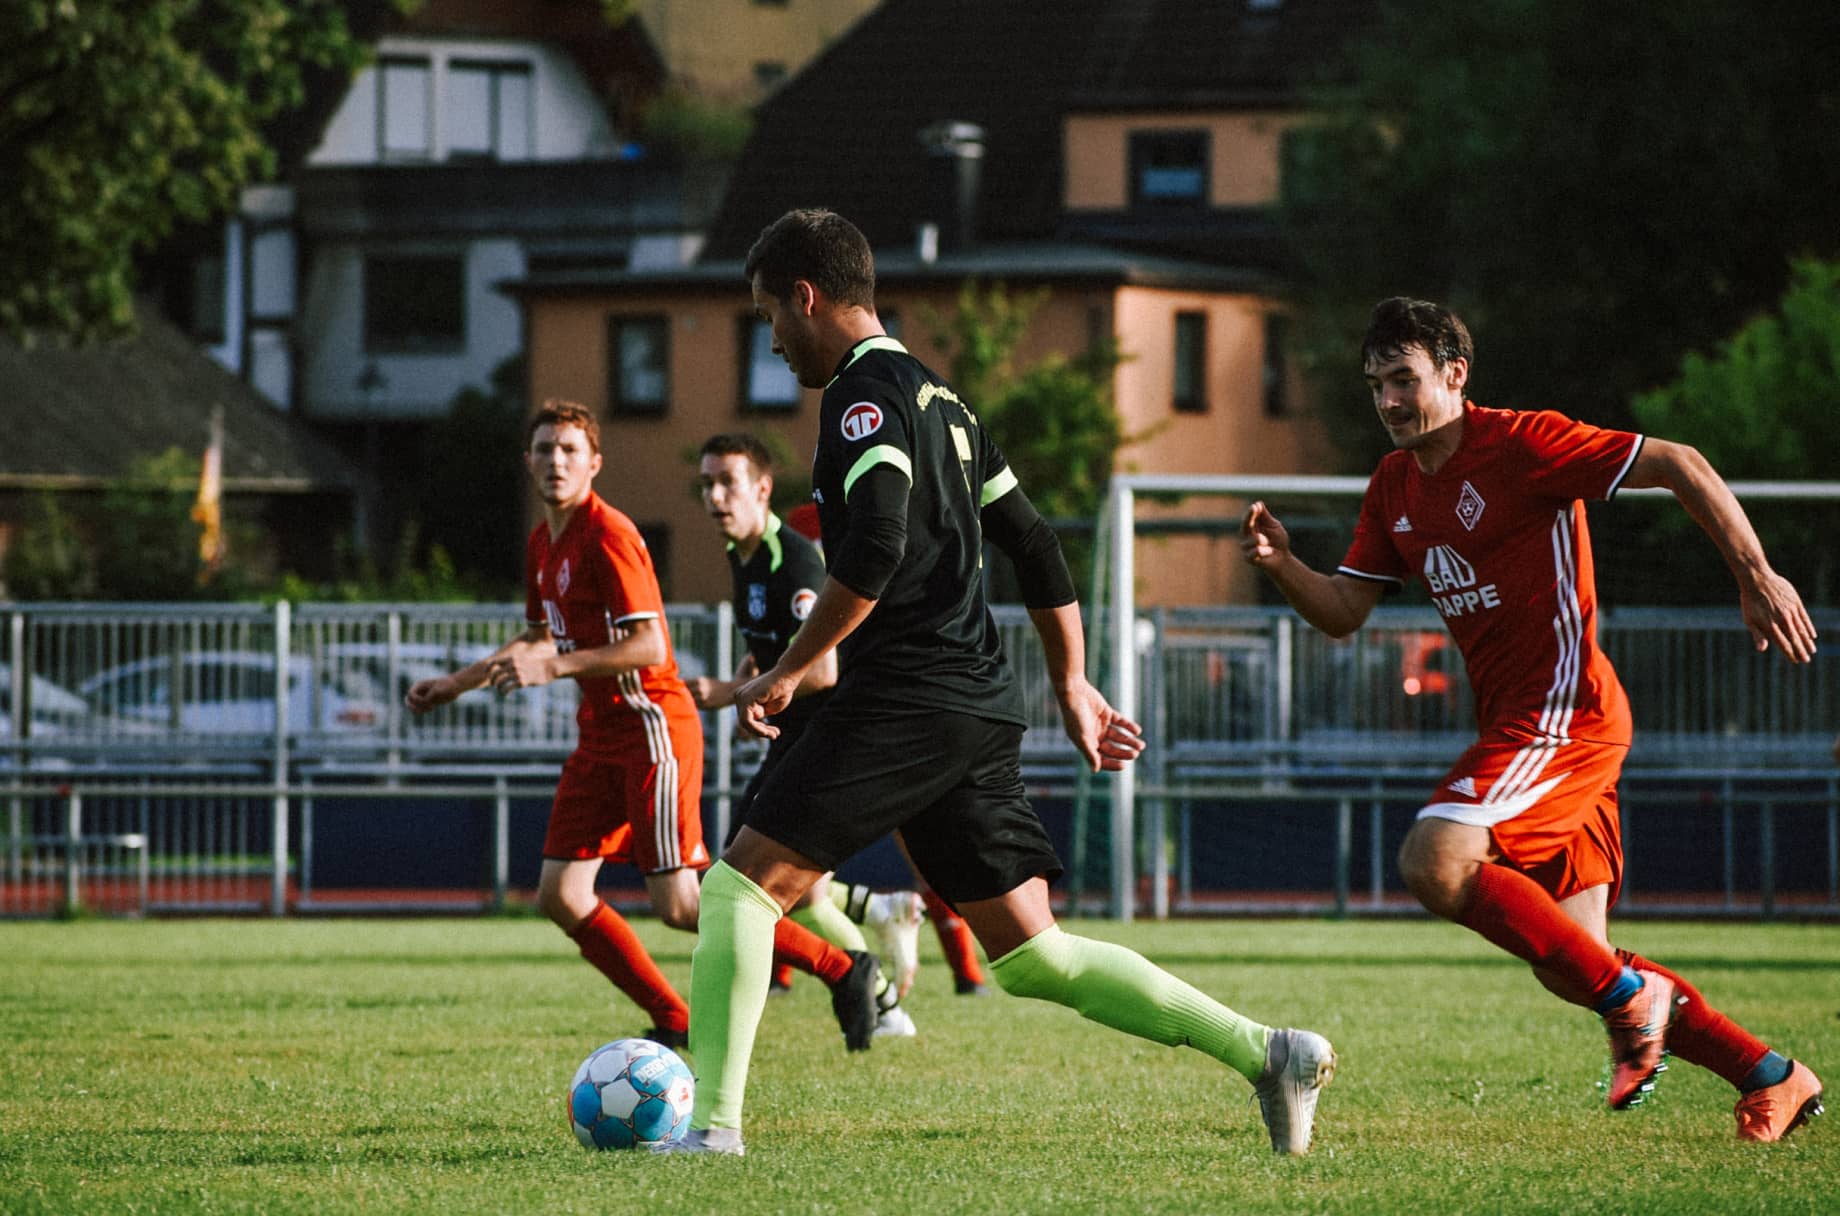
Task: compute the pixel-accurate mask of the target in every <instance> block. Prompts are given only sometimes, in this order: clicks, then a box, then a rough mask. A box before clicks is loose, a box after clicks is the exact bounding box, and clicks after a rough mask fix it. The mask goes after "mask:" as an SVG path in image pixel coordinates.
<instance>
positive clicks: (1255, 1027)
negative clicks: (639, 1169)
mask: <svg viewBox="0 0 1840 1216" xmlns="http://www.w3.org/2000/svg"><path fill="white" fill-rule="evenodd" d="M746 273H747V276H748V280H749V283H750V285H751V287H752V290H753V296H754V307H755V310H756V312H757V313H758V314H759V315H760V316H761V317H763V318H764V319H766V320H767V321H768V322H769V323H770V324H771V325H772V327H773V338H774V349H775V350H776V351H778V352H779V353H780V354H781V355H782V356H783V357H784V358H785V360H786V362H787V364H788V366H790V367H791V369H792V371H793V374H794V375H796V376H797V377H798V380H799V383H801V384H803V385H805V386H807V387H810V388H823V389H824V396H823V400H822V403H821V406H820V411H819V423H818V426H819V433H818V450H817V455H816V457H815V459H814V461H813V467H812V497H813V499H814V500H816V502H817V504H818V515H819V520H820V523H821V525H822V528H823V535H824V549H825V554H826V557H827V559H828V561H829V563H830V569H829V574H828V575H827V577H826V579H825V582H824V585H823V587H822V589H821V590H820V591H819V594H818V599H817V602H816V603H815V604H814V605H813V606H812V610H811V612H810V613H809V614H808V616H807V618H806V620H805V624H804V626H803V627H802V628H801V629H800V630H799V632H798V634H797V635H796V636H795V637H794V638H793V640H792V643H791V645H790V646H788V647H787V649H786V651H785V653H784V654H783V655H781V656H780V659H779V662H778V663H776V664H775V665H774V667H773V668H772V669H771V670H769V671H766V672H763V673H761V674H760V675H759V676H757V677H755V678H754V679H753V680H751V681H749V682H748V683H747V684H745V685H743V686H742V687H741V688H740V689H738V690H737V691H736V695H735V704H736V707H737V709H738V711H739V713H740V715H741V721H742V724H743V726H744V728H747V729H750V730H753V731H755V732H756V733H759V734H761V735H763V736H765V737H769V738H770V737H772V735H773V733H774V730H773V727H772V726H771V724H770V723H769V722H768V720H767V719H768V718H769V717H770V715H772V714H775V713H777V712H779V711H780V710H782V709H784V708H785V707H786V705H787V704H788V703H789V702H790V701H791V700H792V696H793V693H794V692H795V691H796V690H797V688H798V686H799V684H800V683H801V682H802V681H803V680H804V679H805V676H806V673H807V672H808V671H809V670H810V669H811V667H812V666H813V665H814V664H815V663H817V662H818V661H819V660H820V659H821V658H822V656H823V655H825V654H826V653H827V652H828V651H830V650H831V649H832V648H836V649H837V650H838V651H839V654H840V664H839V672H840V674H839V678H838V683H837V686H836V688H835V689H834V690H833V691H832V693H831V695H830V697H829V699H828V700H827V701H826V703H825V704H824V706H823V707H822V708H821V709H819V710H818V711H817V713H816V714H815V715H814V716H813V718H812V721H811V722H810V724H809V725H808V726H807V728H806V730H805V733H804V737H803V738H802V739H800V740H799V742H798V743H797V744H796V745H795V746H794V747H793V748H792V750H791V751H789V752H788V753H787V755H786V757H785V760H784V761H783V762H782V763H781V764H780V765H779V767H778V768H777V769H776V770H775V771H774V773H773V774H772V775H771V776H770V777H769V778H768V779H767V780H766V782H765V783H764V784H763V785H762V787H761V789H760V791H759V793H758V795H757V796H756V798H755V800H754V805H753V807H752V809H751V810H750V812H749V822H748V824H747V826H745V827H743V828H742V830H741V832H740V833H739V834H738V835H737V836H736V838H735V841H734V843H733V844H732V845H730V846H729V848H728V850H727V851H726V852H725V853H724V855H723V858H722V860H721V861H719V862H717V863H716V864H715V865H714V866H712V867H711V868H710V871H709V874H708V876H707V878H706V879H705V880H704V883H703V892H702V911H701V916H700V920H699V934H700V936H699V939H698V944H697V947H696V953H695V954H694V955H693V956H692V961H691V978H690V1051H691V1053H692V1055H693V1056H694V1057H695V1065H696V1071H697V1090H696V1107H695V1110H694V1112H693V1113H692V1115H691V1118H690V1126H691V1128H692V1130H691V1132H690V1133H689V1135H688V1136H686V1137H685V1138H684V1139H682V1140H679V1141H674V1142H672V1143H671V1144H670V1145H668V1146H660V1147H661V1151H668V1152H677V1153H726V1154H731V1155H739V1154H741V1153H742V1152H743V1151H744V1149H743V1146H742V1139H741V1112H742V1103H743V1098H744V1096H745V1093H746V1088H747V1069H748V1062H749V1058H750V1057H751V1055H752V1053H753V1047H754V1035H755V1030H756V1028H757V1027H758V1025H759V1021H760V1015H761V1011H762V1009H763V1007H764V1006H765V1004H766V998H767V986H768V982H769V977H770V973H771V971H772V949H771V947H772V941H771V935H772V931H773V926H774V925H775V924H776V923H777V922H778V920H779V918H780V917H781V916H782V915H783V914H784V912H785V910H786V909H787V908H790V907H792V906H794V905H795V904H797V902H798V900H799V898H800V897H801V896H802V895H803V894H804V893H805V891H806V889H807V888H808V887H810V885H811V884H812V883H813V882H814V881H816V880H817V878H818V876H819V875H821V874H823V873H825V872H826V871H827V870H830V869H833V868H834V867H835V866H836V865H837V864H838V863H839V862H841V861H843V860H844V859H845V858H847V857H849V856H850V855H851V854H852V853H855V852H856V851H857V850H859V849H861V848H862V847H864V846H865V845H867V844H869V843H870V842H872V841H874V840H876V839H877V838H878V837H880V836H881V835H882V834H883V833H885V832H888V831H890V830H897V829H898V830H899V831H900V832H901V835H902V838H903V840H904V841H905V843H906V846H907V849H908V853H909V855H910V856H911V857H912V858H913V860H914V863H915V865H916V866H918V867H919V869H920V872H921V873H922V874H923V875H925V877H926V879H927V881H928V882H930V883H931V884H932V885H933V888H934V889H935V890H936V891H938V892H939V894H940V895H941V896H942V897H944V898H945V899H946V900H947V901H949V902H950V903H951V904H952V905H953V906H954V907H956V908H957V909H958V911H959V913H960V915H962V916H963V917H964V918H965V920H966V922H967V923H969V924H970V926H971V930H972V932H973V933H975V934H976V935H977V938H978V941H979V942H980V943H981V944H982V945H983V947H984V950H985V953H987V954H988V955H989V956H990V958H991V959H992V960H993V962H992V964H991V974H992V975H993V976H994V978H995V979H996V981H997V984H998V986H1000V987H1001V988H1003V989H1004V990H1005V991H1006V992H1009V993H1012V994H1014V995H1018V996H1029V997H1035V998H1037V999H1040V1000H1047V1001H1053V1002H1056V1003H1058V1004H1062V1005H1067V1006H1069V1007H1070V1008H1072V1009H1074V1010H1076V1011H1077V1012H1079V1013H1080V1014H1082V1015H1083V1016H1085V1017H1087V1018H1090V1019H1092V1020H1093V1021H1096V1022H1099V1023H1101V1024H1103V1025H1107V1026H1111V1027H1114V1028H1116V1029H1119V1030H1124V1031H1127V1032H1129V1033H1131V1034H1135V1035H1138V1036H1140V1037H1142V1038H1146V1039H1150V1040H1152V1041H1153V1042H1158V1043H1165V1044H1168V1045H1171V1046H1177V1045H1187V1046H1192V1047H1194V1048H1196V1049H1197V1050H1200V1051H1203V1052H1205V1053H1207V1054H1208V1055H1211V1056H1213V1057H1215V1058H1216V1059H1218V1060H1220V1061H1222V1062H1223V1063H1225V1064H1227V1065H1229V1066H1230V1067H1232V1068H1233V1069H1235V1070H1236V1071H1238V1072H1240V1073H1241V1074H1242V1075H1244V1076H1245V1077H1246V1078H1247V1080H1249V1081H1251V1082H1252V1083H1253V1085H1254V1088H1255V1090H1256V1092H1257V1093H1258V1096H1259V1106H1260V1110H1261V1111H1262V1112H1263V1114H1264V1118H1265V1123H1266V1127H1267V1130H1268V1131H1269V1132H1270V1134H1271V1142H1272V1147H1273V1148H1274V1149H1275V1150H1277V1151H1279V1152H1287V1153H1300V1152H1304V1151H1306V1150H1307V1149H1308V1148H1309V1144H1310V1131H1311V1126H1312V1122H1313V1119H1314V1115H1315V1110H1316V1099H1317V1095H1318V1093H1319V1091H1320V1090H1321V1088H1322V1086H1323V1085H1325V1084H1327V1083H1328V1081H1329V1079H1330V1077H1331V1076H1332V1075H1333V1074H1334V1069H1335V1053H1334V1051H1333V1050H1332V1049H1331V1048H1330V1046H1329V1043H1328V1041H1327V1040H1326V1039H1324V1038H1323V1037H1322V1036H1321V1035H1317V1034H1313V1033H1311V1032H1309V1031H1302V1030H1274V1029H1272V1028H1270V1027H1268V1026H1264V1025H1262V1024H1260V1023H1257V1022H1254V1021H1252V1020H1251V1019H1249V1018H1245V1017H1242V1016H1240V1015H1239V1014H1237V1013H1235V1012H1233V1011H1232V1010H1231V1009H1228V1008H1227V1007H1226V1006H1224V1005H1222V1004H1221V1003H1220V1002H1218V1001H1216V1000H1214V999H1213V998H1212V997H1209V996H1207V995H1206V994H1205V993H1202V992H1201V991H1199V990H1198V989H1196V988H1194V987H1192V986H1191V985H1189V984H1186V983H1184V982H1183V981H1181V980H1179V979H1177V978H1176V977H1174V976H1172V975H1170V974H1169V973H1168V972H1166V971H1164V970H1162V969H1161V968H1160V967H1157V966H1155V965H1154V964H1152V963H1151V962H1149V961H1148V960H1147V959H1145V958H1143V956H1141V955H1139V954H1137V953H1135V952H1134V951H1131V950H1127V949H1125V948H1123V947H1121V946H1117V945H1113V944H1110V943H1106V942H1099V941H1094V940H1091V939H1088V938H1083V937H1078V936H1076V935H1074V934H1070V933H1066V932H1063V931H1062V930H1061V929H1060V927H1059V926H1058V925H1056V924H1055V921H1054V914H1053V912H1052V910H1051V908H1050V906H1049V901H1048V884H1049V882H1050V881H1051V880H1052V879H1054V878H1057V877H1059V875H1060V873H1061V865H1060V861H1059V859H1058V858H1057V857H1056V856H1055V853H1054V849H1053V847H1052V845H1051V844H1050V843H1049V841H1048V836H1047V833H1046V831H1045V830H1044V829H1043V828H1042V825H1041V822H1040V820H1039V819H1037V818H1036V816H1035V812H1034V810H1033V808H1031V807H1030V806H1029V803H1028V799H1027V797H1026V796H1025V794H1024V791H1023V784H1022V773H1021V742H1022V732H1023V729H1024V725H1025V723H1024V717H1023V713H1022V704H1021V698H1020V693H1019V691H1018V688H1017V684H1016V679H1015V676H1014V674H1013V673H1012V672H1011V671H1010V668H1009V666H1008V664H1007V663H1006V662H1005V660H1004V657H1003V653H1002V650H1001V648H1000V646H999V644H998V639H997V631H996V626H995V623H994V622H993V621H992V620H991V616H990V610H989V607H988V605H987V604H986V603H985V599H984V587H983V578H982V571H981V569H980V566H981V564H982V554H983V542H984V539H985V538H986V537H988V538H989V539H990V540H991V541H992V542H993V543H995V544H996V545H997V546H998V547H999V548H1000V549H1002V550H1003V551H1004V552H1005V553H1006V554H1008V555H1009V556H1010V558H1011V559H1012V560H1013V561H1014V563H1015V565H1016V570H1017V574H1018V578H1019V582H1020V584H1021V586H1022V589H1023V598H1024V601H1025V602H1026V603H1027V605H1028V608H1029V616H1030V620H1031V621H1032V623H1033V624H1034V626H1035V629H1036V631H1037V633H1039V634H1040V636H1041V641H1042V647H1043V650H1044V652H1045V655H1046V659H1047V670H1048V674H1049V678H1050V680H1051V682H1052V684H1053V687H1054V693H1055V697H1056V699H1057V700H1058V702H1059V704H1060V710H1061V719H1062V724H1063V725H1064V727H1065V728H1066V731H1067V735H1068V737H1069V738H1070V739H1071V740H1072V741H1073V743H1074V746H1075V747H1076V748H1077V749H1078V750H1079V752H1080V754H1081V756H1082V757H1083V758H1084V760H1085V762H1086V763H1087V764H1088V765H1089V766H1091V768H1092V769H1093V770H1094V771H1098V770H1101V769H1110V770H1116V769H1120V768H1122V767H1123V766H1124V765H1125V764H1127V763H1129V762H1130V761H1131V760H1133V759H1134V758H1136V756H1137V755H1138V753H1139V752H1141V751H1142V749H1143V743H1142V740H1141V738H1140V732H1139V729H1138V727H1137V724H1136V723H1134V722H1131V721H1129V720H1127V719H1125V718H1124V717H1122V716H1121V715H1119V714H1118V713H1117V711H1115V710H1114V709H1113V708H1112V707H1111V706H1110V705H1109V704H1107V703H1106V700H1105V698H1104V697H1103V696H1101V695H1100V693H1099V691H1098V690H1097V689H1095V688H1093V687H1092V685H1091V684H1089V683H1088V682H1087V681H1086V678H1085V674H1084V667H1085V653H1084V651H1085V638H1084V634H1083V632H1082V626H1081V622H1080V611H1079V604H1078V603H1077V602H1076V600H1075V597H1074V591H1073V580H1072V577H1071V576H1070V575H1069V573H1068V571H1067V565H1066V562H1065V560H1064V559H1063V558H1062V556H1061V551H1060V544H1059V541H1058V540H1057V539H1056V538H1055V536H1054V533H1053V532H1052V531H1051V530H1050V529H1049V528H1048V527H1047V525H1046V523H1045V522H1044V521H1043V520H1042V519H1041V516H1040V515H1039V514H1038V513H1037V512H1036V510H1035V508H1034V507H1033V506H1032V505H1031V504H1030V503H1029V500H1028V497H1027V495H1025V494H1024V493H1023V492H1022V490H1021V488H1020V487H1019V486H1018V484H1017V480H1016V476H1015V474H1014V473H1013V472H1012V471H1011V470H1010V468H1009V466H1008V464H1007V462H1006V461H1005V460H1004V458H1003V454H1002V452H1001V451H1000V450H999V449H998V447H997V445H996V443H995V442H994V441H993V440H992V438H991V436H990V435H989V434H987V433H986V432H985V431H984V428H983V427H982V426H980V425H979V423H978V419H977V417H976V415H975V414H974V413H973V412H972V409H971V407H970V405H969V404H968V403H966V402H964V401H961V400H960V399H959V397H958V396H957V394H956V393H954V392H953V390H952V389H951V387H950V386H949V385H947V384H946V383H945V382H944V381H943V380H941V379H940V378H939V377H937V376H935V375H934V374H933V373H932V372H931V371H929V370H928V369H927V368H926V367H925V366H924V365H923V364H921V363H920V361H919V360H917V359H915V358H914V357H913V356H912V355H910V354H908V353H907V351H906V349H905V348H904V347H902V345H901V344H900V343H899V342H897V341H896V340H894V339H893V338H891V337H889V336H888V335H887V334H886V333H885V332H884V331H883V329H882V326H881V322H880V321H879V320H877V318H876V314H875V266H874V260H873V258H872V256H871V254H870V251H869V245H868V242H867V241H866V240H864V238H863V235H862V233H861V232H859V231H858V230H857V229H856V227H855V226H854V225H853V224H851V223H850V222H849V221H848V220H845V219H844V218H843V217H841V216H839V215H837V214H835V213H834V212H829V211H821V210H804V211H792V212H788V213H787V214H785V215H783V216H781V217H780V218H779V219H778V220H775V221H774V222H773V223H772V224H770V225H769V226H768V227H767V228H766V230H765V231H763V232H762V233H761V235H760V238H759V239H758V240H757V241H756V242H755V243H754V247H753V249H752V250H751V251H750V252H749V254H748V258H747V265H746Z"/></svg>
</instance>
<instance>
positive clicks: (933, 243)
mask: <svg viewBox="0 0 1840 1216" xmlns="http://www.w3.org/2000/svg"><path fill="white" fill-rule="evenodd" d="M920 147H921V149H922V151H923V153H924V155H923V157H922V166H921V175H920V181H921V188H920V214H919V216H918V217H917V221H916V223H917V226H916V230H915V245H916V251H917V252H918V253H919V254H920V257H921V260H922V261H927V262H930V261H932V258H931V257H930V256H928V255H929V253H931V252H932V251H933V250H934V249H935V248H936V249H937V252H939V253H957V252H961V251H963V250H966V249H969V248H971V246H972V245H973V244H975V243H976V240H977V206H978V192H979V190H980V189H981V186H982V179H983V169H984V128H983V127H980V126H978V125H977V124H976V123H972V122H936V123H934V124H933V125H932V126H930V127H927V128H925V129H923V130H922V131H921V132H920ZM929 228H931V229H932V233H931V235H930V236H929V233H928V229H929Z"/></svg>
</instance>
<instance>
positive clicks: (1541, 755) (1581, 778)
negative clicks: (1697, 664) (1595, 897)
mask: <svg viewBox="0 0 1840 1216" xmlns="http://www.w3.org/2000/svg"><path fill="white" fill-rule="evenodd" d="M1628 753H1629V748H1628V747H1627V746H1625V745H1623V744H1620V743H1595V742H1590V741H1587V740H1582V739H1568V740H1563V741H1561V740H1556V739H1535V740H1527V739H1512V738H1508V737H1507V736H1505V735H1488V736H1485V737H1483V738H1482V739H1480V740H1478V741H1477V742H1476V743H1474V744H1472V745H1471V746H1470V748H1469V750H1468V751H1466V752H1464V753H1463V754H1462V755H1461V756H1459V757H1458V758H1457V762H1456V763H1455V764H1453V765H1452V766H1451V767H1450V771H1449V772H1447V773H1445V774H1444V778H1443V780H1442V781H1440V782H1439V783H1438V789H1437V793H1436V794H1435V795H1434V796H1433V800H1432V801H1431V802H1430V803H1428V804H1427V805H1426V806H1425V807H1424V809H1423V810H1421V811H1419V813H1418V817H1419V818H1420V819H1453V820H1455V821H1457V822H1458V823H1469V824H1475V825H1476V826H1478V827H1485V828H1487V829H1489V833H1490V835H1491V836H1492V837H1493V838H1494V841H1495V847H1496V849H1497V850H1499V851H1500V853H1501V856H1502V860H1503V861H1504V862H1506V863H1507V864H1508V865H1510V866H1512V867H1514V868H1515V869H1516V870H1519V871H1520V872H1521V873H1523V874H1525V875H1526V876H1527V877H1529V878H1531V879H1533V880H1534V881H1535V882H1537V883H1539V884H1540V886H1541V887H1543V888H1544V889H1545V890H1546V891H1547V892H1548V893H1549V894H1550V895H1551V896H1552V897H1553V898H1554V899H1565V898H1567V897H1569V896H1572V895H1576V894H1577V893H1578V892H1580V891H1583V890H1586V889H1587V888H1590V887H1595V886H1601V885H1604V884H1606V883H1607V884H1609V887H1610V900H1609V902H1610V903H1612V904H1614V903H1616V896H1617V892H1618V890H1619V889H1620V888H1621V887H1622V885H1623V835H1622V827H1621V825H1620V823H1619V822H1618V819H1617V809H1616V807H1617V803H1616V782H1617V778H1618V777H1619V776H1620V775H1621V774H1622V771H1623V758H1624V757H1625V756H1626V755H1628Z"/></svg>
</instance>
